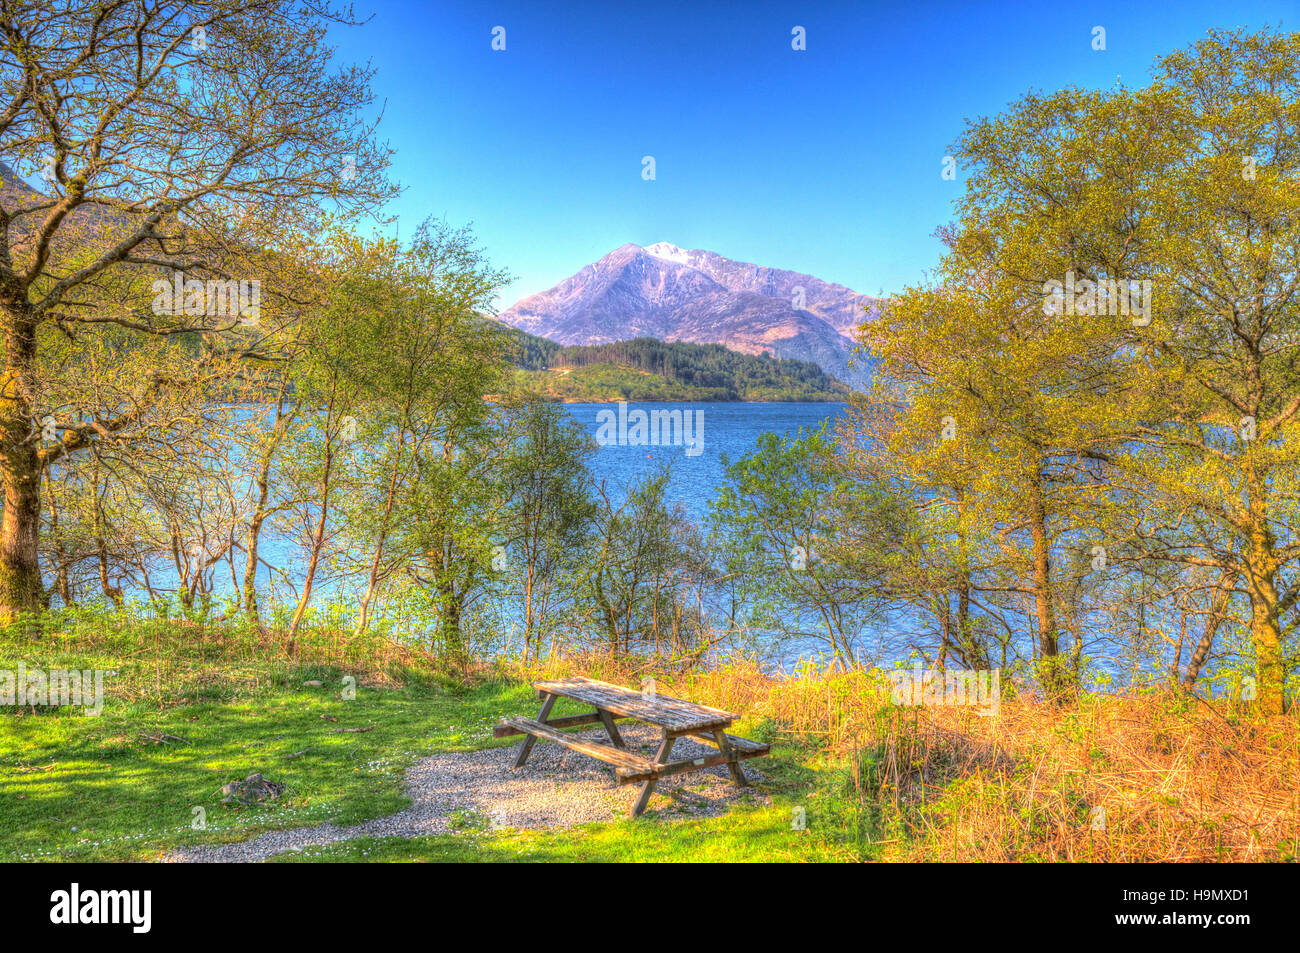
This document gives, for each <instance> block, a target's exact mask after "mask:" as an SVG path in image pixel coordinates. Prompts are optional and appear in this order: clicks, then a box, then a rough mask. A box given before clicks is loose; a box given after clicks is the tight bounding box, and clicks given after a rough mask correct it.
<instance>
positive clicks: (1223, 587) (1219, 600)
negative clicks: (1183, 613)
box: [1183, 569, 1239, 692]
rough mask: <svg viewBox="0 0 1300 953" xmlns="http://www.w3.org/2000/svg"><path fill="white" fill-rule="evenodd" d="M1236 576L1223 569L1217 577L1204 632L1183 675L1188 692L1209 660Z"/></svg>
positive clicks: (1235, 583)
mask: <svg viewBox="0 0 1300 953" xmlns="http://www.w3.org/2000/svg"><path fill="white" fill-rule="evenodd" d="M1238 575H1239V574H1238V572H1237V570H1236V569H1225V570H1224V571H1223V574H1222V575H1221V576H1220V577H1219V585H1218V587H1217V588H1216V589H1215V591H1214V598H1213V599H1212V600H1211V601H1210V614H1209V615H1208V616H1206V617H1205V631H1204V632H1202V633H1201V640H1200V641H1199V642H1197V643H1196V649H1195V650H1194V651H1193V652H1192V657H1191V659H1190V660H1189V661H1188V663H1187V671H1186V672H1185V673H1184V675H1183V688H1185V689H1187V690H1188V691H1189V692H1190V691H1191V690H1192V688H1193V686H1195V685H1196V679H1197V678H1199V677H1200V674H1201V666H1202V665H1204V664H1205V660H1206V659H1207V658H1209V655H1210V649H1211V648H1212V647H1213V645H1214V637H1215V636H1216V635H1218V632H1219V626H1220V625H1222V624H1223V620H1224V618H1225V617H1226V616H1227V614H1228V604H1229V603H1230V602H1231V601H1232V591H1233V589H1235V588H1236V586H1237V578H1238Z"/></svg>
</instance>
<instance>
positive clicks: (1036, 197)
mask: <svg viewBox="0 0 1300 953" xmlns="http://www.w3.org/2000/svg"><path fill="white" fill-rule="evenodd" d="M1298 94H1300V34H1294V33H1293V34H1279V33H1275V32H1272V31H1268V30H1265V31H1262V32H1260V33H1256V34H1247V33H1245V32H1243V31H1236V32H1227V33H1214V34H1212V35H1210V36H1209V37H1208V38H1206V39H1204V40H1201V41H1200V42H1198V43H1196V44H1195V45H1194V46H1193V47H1192V48H1190V49H1188V50H1184V51H1179V52H1175V53H1173V54H1170V55H1168V56H1165V57H1163V58H1162V59H1161V60H1160V61H1159V62H1158V64H1157V69H1156V75H1155V80H1154V82H1153V83H1152V84H1151V85H1150V86H1149V87H1147V88H1145V89H1141V90H1127V89H1122V88H1119V89H1115V90H1110V91H1106V92H1093V93H1084V92H1082V91H1079V90H1063V91H1061V92H1059V93H1056V94H1054V95H1051V96H1046V97H1042V96H1028V97H1026V98H1024V99H1023V100H1021V101H1020V102H1018V103H1016V104H1014V105H1013V106H1012V107H1011V108H1010V109H1009V110H1008V111H1007V112H1006V113H1005V114H1003V115H1002V116H999V117H997V118H996V119H992V120H983V121H980V122H977V123H975V124H973V125H972V126H971V128H970V129H969V130H968V132H967V134H966V136H965V137H964V139H963V142H962V144H961V147H960V149H959V150H958V158H959V161H961V162H963V164H964V165H965V166H966V167H967V168H969V169H971V177H970V184H969V186H968V191H967V194H966V197H965V199H964V201H963V204H962V208H961V220H960V223H959V226H958V229H957V232H958V236H957V242H958V243H959V246H960V247H963V248H966V249H970V250H971V255H972V256H975V257H977V258H978V259H979V260H981V261H983V262H984V263H985V267H986V268H988V269H993V270H994V271H995V272H996V273H997V274H998V275H999V276H1000V280H1003V281H1005V282H1007V283H1011V284H1014V285H1015V286H1016V287H1017V288H1018V293H1019V295H1020V296H1021V298H1022V299H1024V300H1026V301H1028V300H1030V299H1031V298H1032V297H1033V296H1034V295H1039V296H1042V295H1043V294H1044V292H1045V291H1046V289H1047V288H1048V287H1049V282H1056V283H1057V284H1056V289H1057V291H1056V293H1057V294H1058V296H1059V292H1060V285H1061V283H1063V282H1071V283H1073V284H1074V288H1075V289H1077V291H1072V292H1071V293H1068V300H1069V302H1070V303H1072V304H1076V303H1079V302H1083V303H1084V304H1085V305H1086V304H1087V299H1089V298H1091V299H1092V300H1093V301H1094V302H1095V301H1097V300H1102V301H1104V302H1106V304H1107V305H1111V304H1117V303H1120V302H1122V301H1123V299H1124V296H1123V295H1122V294H1117V293H1116V292H1117V291H1119V292H1122V291H1124V290H1126V289H1131V288H1132V287H1133V284H1132V283H1134V282H1139V283H1142V282H1150V284H1149V285H1146V288H1148V289H1150V291H1149V292H1148V293H1147V295H1146V298H1147V301H1146V307H1144V308H1143V309H1142V311H1141V313H1140V314H1138V315H1133V316H1129V315H1126V314H1122V317H1123V318H1124V319H1123V320H1118V321H1117V320H1116V315H1115V313H1114V311H1113V310H1112V309H1111V308H1109V307H1108V308H1107V311H1108V313H1107V314H1105V315H1103V314H1100V313H1096V312H1093V316H1094V317H1095V319H1096V320H1095V329H1094V332H1093V349H1092V353H1105V354H1108V355H1109V357H1108V358H1107V361H1106V363H1105V366H1104V367H1096V368H1095V370H1096V371H1097V373H1095V374H1094V375H1093V376H1092V377H1091V378H1090V379H1089V380H1088V381H1087V383H1088V384H1089V386H1090V387H1091V389H1092V391H1093V393H1094V394H1096V395H1106V396H1107V397H1109V398H1110V402H1111V404H1112V407H1113V408H1114V412H1116V413H1118V414H1119V415H1120V420H1121V422H1122V427H1115V428H1114V429H1115V431H1116V434H1117V435H1118V433H1119V431H1121V430H1124V429H1126V430H1127V431H1128V438H1127V439H1125V440H1122V441H1120V440H1116V441H1114V442H1113V446H1112V449H1111V452H1110V453H1109V454H1107V455H1105V462H1106V463H1107V465H1108V467H1109V468H1110V470H1109V473H1108V477H1109V478H1112V479H1114V480H1117V481H1123V483H1124V484H1125V486H1126V487H1127V490H1128V491H1129V492H1131V493H1133V494H1135V495H1143V496H1147V497H1149V498H1152V499H1155V500H1159V501H1163V503H1157V505H1156V506H1155V507H1153V510H1154V511H1155V512H1158V513H1162V514H1168V513H1172V512H1178V513H1189V512H1190V513H1195V514H1197V515H1198V517H1199V518H1201V519H1204V520H1205V521H1206V523H1207V525H1209V526H1212V531H1211V532H1208V533H1206V534H1204V536H1203V538H1202V539H1201V540H1200V542H1199V544H1198V545H1195V546H1180V547H1177V548H1165V547H1158V548H1157V549H1156V550H1155V551H1154V556H1155V557H1156V558H1161V559H1172V560H1177V561H1179V562H1182V563H1184V564H1186V565H1192V566H1203V567H1206V568H1209V569H1211V570H1214V571H1218V572H1219V573H1222V574H1224V575H1223V577H1222V578H1223V579H1225V581H1226V580H1232V579H1240V583H1239V584H1240V585H1241V586H1242V588H1243V589H1244V594H1245V596H1246V598H1247V599H1248V600H1249V603H1250V627H1249V628H1250V631H1249V634H1250V641H1251V646H1252V649H1253V652H1254V655H1255V660H1256V665H1257V668H1258V680H1259V691H1258V698H1259V702H1260V705H1261V707H1262V708H1263V710H1264V711H1266V712H1271V713H1276V712H1280V711H1282V709H1283V707H1284V697H1285V695H1284V693H1285V679H1286V672H1285V669H1284V661H1283V659H1284V645H1283V642H1284V634H1283V627H1282V617H1283V616H1284V614H1285V613H1286V612H1288V611H1290V610H1291V609H1293V608H1294V606H1295V604H1296V601H1297V598H1300V588H1298V587H1297V580H1296V566H1297V561H1298V560H1300V534H1298V533H1297V528H1298V527H1297V523H1296V519H1297V515H1298V514H1297V511H1296V507H1295V502H1296V500H1297V494H1298V493H1300V487H1297V485H1296V474H1297V473H1298V472H1300V419H1297V415H1298V414H1300V375H1298V374H1297V362H1298V361H1300V190H1298V189H1297V188H1296V180H1297V176H1298V175H1300V122H1297V114H1296V105H1295V104H1296V100H1297V96H1298ZM1098 288H1102V289H1105V290H1106V291H1107V294H1105V295H1104V296H1103V297H1102V298H1100V299H1098V297H1097V289H1098ZM1152 293H1154V307H1152ZM1058 300H1060V301H1062V303H1064V301H1065V300H1066V298H1064V297H1058ZM1084 313H1085V314H1086V312H1084ZM1130 318H1131V319H1130ZM1081 382H1083V381H1082V380H1081ZM1233 584H1234V585H1238V583H1235V582H1234V583H1233Z"/></svg>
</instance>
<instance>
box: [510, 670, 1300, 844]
mask: <svg viewBox="0 0 1300 953" xmlns="http://www.w3.org/2000/svg"><path fill="white" fill-rule="evenodd" d="M578 673H583V674H588V675H590V676H591V677H598V678H604V679H606V680H609V681H616V682H622V683H624V684H637V683H638V681H639V678H640V677H642V676H643V675H646V674H653V675H654V677H655V678H656V682H657V687H658V690H659V691H661V692H663V693H665V694H672V695H678V696H681V697H686V698H690V699H692V700H694V701H699V702H702V703H704V704H709V705H715V706H717V707H721V708H726V709H729V710H731V711H736V712H738V713H741V714H742V715H743V717H744V719H745V721H746V722H748V723H750V724H753V723H755V722H758V721H763V720H766V721H769V722H770V723H771V725H772V726H773V727H774V728H775V730H776V732H777V735H778V737H786V738H789V739H791V740H796V741H799V742H802V743H804V744H810V745H815V746H816V747H819V748H823V749H824V750H825V751H826V753H827V755H828V756H830V757H831V758H833V759H839V761H840V762H841V763H843V764H845V765H846V770H847V776H848V778H849V784H848V786H849V789H850V791H849V794H850V796H852V797H856V798H858V799H860V800H861V801H862V802H863V803H864V804H865V805H866V806H867V807H868V808H869V809H870V810H871V811H874V812H875V815H876V816H877V817H878V818H880V819H881V822H880V823H878V824H877V825H876V830H877V832H879V831H880V830H881V829H882V828H883V829H884V830H885V831H886V832H887V833H888V834H890V835H893V834H894V833H895V832H897V834H898V835H899V836H889V837H887V838H886V839H887V840H888V846H887V853H886V856H888V857H890V859H896V860H958V861H966V860H983V861H1010V860H1020V861H1023V860H1044V861H1076V860H1077V861H1085V860H1086V861H1143V862H1151V861H1222V860H1233V861H1275V860H1295V859H1297V845H1298V844H1300V730H1298V725H1297V718H1296V714H1295V712H1294V711H1293V712H1292V713H1291V714H1289V715H1286V716H1278V717H1274V718H1272V719H1261V718H1257V717H1254V716H1253V715H1252V714H1251V713H1250V712H1249V711H1248V710H1245V709H1241V710H1238V709H1236V708H1234V707H1233V706H1231V705H1230V704H1229V703H1226V702H1207V701H1205V700H1202V699H1198V698H1194V697H1192V696H1188V695H1186V694H1184V693H1182V692H1177V691H1169V692H1158V691H1147V692H1143V693H1136V694H1129V695H1124V694H1118V695H1115V694H1087V695H1083V696H1082V697H1080V698H1079V699H1078V700H1077V701H1075V702H1073V703H1072V704H1069V705H1052V704H1048V703H1044V702H1039V701H1035V700H1033V699H1032V698H1028V697H1026V696H1024V695H1021V696H1020V697H1018V698H1011V699H1004V700H1003V701H1002V703H1001V706H1000V710H999V713H998V714H997V716H995V717H980V716H979V715H978V714H977V713H976V711H975V710H974V709H972V708H968V707H959V706H929V707H903V706H897V705H893V704H891V703H890V701H889V691H888V689H889V685H888V682H887V681H886V680H885V678H884V677H883V675H882V674H881V673H879V672H873V671H867V670H859V671H850V672H813V671H807V672H802V673H799V674H798V675H795V676H791V677H786V678H777V679H774V678H770V677H768V676H766V675H764V674H763V673H762V672H760V671H759V670H758V669H756V668H755V667H753V666H747V665H730V666H724V667H722V668H719V669H716V670H712V671H705V672H696V673H688V674H682V675H663V674H661V673H658V672H653V671H652V670H648V669H643V668H640V667H637V666H635V665H632V664H629V663H627V662H613V661H610V660H608V659H602V658H585V659H583V658H579V659H567V660H553V661H549V662H547V663H545V664H544V665H540V666H535V667H534V668H532V669H530V670H529V671H528V672H527V673H521V674H528V675H531V676H532V677H543V676H551V677H554V676H557V675H560V674H578ZM1101 812H1104V814H1102V813H1101ZM882 836H883V835H882ZM876 843H877V844H880V843H882V840H880V839H877V840H876Z"/></svg>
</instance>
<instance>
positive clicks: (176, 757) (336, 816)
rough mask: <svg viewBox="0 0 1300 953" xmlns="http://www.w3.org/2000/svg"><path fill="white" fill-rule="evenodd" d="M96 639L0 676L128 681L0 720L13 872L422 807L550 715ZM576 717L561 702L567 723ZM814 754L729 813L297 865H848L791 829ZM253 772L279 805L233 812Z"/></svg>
mask: <svg viewBox="0 0 1300 953" xmlns="http://www.w3.org/2000/svg"><path fill="white" fill-rule="evenodd" d="M85 642H87V643H90V644H89V645H88V646H87V647H88V648H89V649H90V651H82V652H68V651H63V650H64V649H67V648H68V647H69V643H67V642H59V641H57V640H48V639H46V640H40V641H39V642H36V641H33V640H30V639H26V638H23V639H14V638H12V637H10V638H9V639H8V640H6V641H0V669H6V668H8V669H11V670H12V669H13V668H15V667H16V659H18V658H21V659H22V660H23V661H24V662H25V663H26V665H27V667H28V668H29V669H32V668H44V669H46V670H52V669H57V668H68V669H71V668H77V669H86V668H107V669H111V670H113V671H115V672H116V674H115V675H113V676H110V677H109V678H108V680H107V684H106V699H105V704H104V709H103V713H102V714H100V715H99V716H97V717H91V716H87V715H85V714H83V713H81V711H80V710H79V709H76V708H63V709H57V708H41V709H37V710H35V711H33V710H32V709H30V708H23V709H19V710H14V709H13V708H9V709H0V861H3V862H11V861H126V860H149V859H156V858H158V857H160V856H162V855H163V854H164V853H166V852H167V851H168V850H171V849H173V848H176V847H180V846H188V845H198V844H217V843H224V842H228V841H236V840H245V839H248V838H250V837H253V836H256V835H257V834H259V833H261V832H263V831H266V830H273V829H281V828H289V827H299V826H310V825H315V824H319V823H322V822H324V821H326V820H333V821H335V822H337V823H339V824H350V823H356V822H359V821H362V820H365V819H369V818H373V817H381V816H385V815H388V814H392V813H395V812H397V811H400V810H402V809H403V808H405V807H407V806H408V805H409V803H410V802H409V799H408V798H407V797H405V795H404V794H403V778H404V774H405V771H406V768H407V767H408V766H409V765H410V764H412V763H413V762H414V761H415V760H416V759H418V758H420V757H423V756H425V755H428V754H430V753H432V752H435V751H458V750H460V751H463V750H471V749H475V748H481V747H487V746H492V745H510V744H514V743H515V740H514V739H505V740H494V739H493V738H492V736H491V727H492V725H494V724H495V723H496V722H497V720H498V718H499V717H500V716H501V715H502V714H506V713H528V714H532V713H533V712H534V709H535V708H536V704H537V702H536V699H535V696H534V693H533V692H532V690H531V689H530V688H529V687H528V684H527V681H526V679H525V678H522V677H510V676H507V675H497V674H493V673H485V674H481V675H479V676H478V677H475V678H471V679H453V678H445V677H438V676H436V675H434V674H430V673H424V674H414V673H413V669H412V667H411V666H410V665H409V664H408V663H409V662H410V660H409V659H408V660H406V662H404V663H403V665H405V666H406V670H405V672H404V675H405V677H404V680H403V681H402V682H401V683H399V682H397V681H396V679H394V678H393V677H392V675H391V673H386V672H384V671H380V670H374V671H370V672H364V671H363V672H360V673H359V677H358V675H354V676H353V678H356V679H357V683H356V688H355V697H354V698H351V699H347V698H345V697H344V694H345V691H344V690H345V688H346V684H345V682H344V678H345V675H346V674H347V673H345V672H344V670H342V669H339V668H331V667H325V666H318V665H308V666H294V665H289V664H270V663H268V662H267V661H266V660H265V659H260V660H259V659H250V657H249V655H248V653H247V652H240V651H235V650H234V648H233V643H232V645H228V646H227V649H229V650H230V651H228V653H227V655H226V656H221V655H219V654H218V653H215V652H213V651H212V650H211V646H209V647H207V649H206V650H205V655H204V660H203V664H202V665H200V664H198V663H197V660H196V659H195V658H193V657H192V656H194V655H195V654H196V653H197V652H198V651H199V649H198V648H197V646H196V645H190V646H189V647H188V648H181V647H177V646H174V645H173V646H171V649H172V651H171V652H170V653H161V654H155V653H154V652H153V651H152V650H150V651H148V652H145V651H136V652H134V653H122V652H113V651H111V649H112V648H113V647H114V646H112V645H106V644H104V643H102V642H101V643H99V644H94V640H93V639H87V640H85ZM119 648H120V646H119ZM163 667H165V668H166V676H165V677H164V678H162V679H161V684H162V685H163V688H162V690H161V691H158V690H156V684H157V683H158V681H159V676H158V672H159V671H160V669H161V668H163ZM308 681H319V682H321V683H322V684H321V685H320V686H318V687H317V686H307V685H304V682H308ZM578 710H579V708H578V706H576V705H570V704H569V703H561V704H560V705H558V706H557V708H556V713H557V714H561V713H567V712H570V711H572V712H576V711H578ZM370 726H374V727H373V729H371V728H370ZM343 729H370V730H363V731H344V730H343ZM802 757H803V752H802V750H801V749H800V748H798V747H791V746H786V747H785V748H782V749H779V750H778V754H777V757H776V758H773V759H768V760H769V762H770V764H765V766H764V771H765V773H766V774H768V775H770V776H772V777H773V779H774V783H773V784H772V785H769V786H768V793H771V794H773V795H774V796H775V803H776V805H777V806H774V807H771V808H767V809H760V808H758V807H741V808H739V809H737V810H735V811H733V812H732V813H731V814H728V815H727V816H726V817H724V818H714V819H703V820H670V819H669V816H668V815H667V814H665V816H663V817H661V816H660V815H658V814H657V813H655V812H650V813H648V814H647V815H646V816H644V817H643V818H640V819H638V820H636V821H617V822H612V823H609V824H603V825H588V826H587V827H586V828H584V829H580V830H572V831H564V830H561V831H555V832H535V833H523V832H513V831H493V830H489V829H488V827H489V826H490V825H489V824H488V823H486V821H487V819H486V818H482V819H481V820H483V821H484V822H485V823H476V821H477V820H480V818H475V817H473V816H468V815H469V814H470V813H472V812H467V816H465V817H462V818H458V819H457V821H458V823H456V824H455V825H454V826H455V827H456V828H458V832H457V833H455V834H449V835H445V836H440V837H424V838H416V839H413V840H410V841H405V840H402V839H400V838H397V839H389V840H386V841H383V842H378V841H373V840H372V839H369V838H367V839H363V840H359V841H357V842H356V843H352V842H348V843H344V844H340V845H337V846H336V847H333V848H331V849H329V850H325V851H320V852H310V853H307V854H303V855H293V856H292V857H289V858H286V859H305V858H308V857H316V856H317V853H319V859H321V860H357V859H367V860H379V859H392V860H418V859H424V860H450V859H475V860H489V861H495V860H519V859H532V860H541V859H548V858H549V859H560V858H563V859H571V860H576V859H583V858H589V859H615V858H622V859H678V860H758V859H802V860H806V859H821V858H825V857H830V856H835V851H834V848H833V845H830V844H829V843H828V842H827V841H825V840H824V839H819V838H817V837H815V836H808V834H807V831H798V832H796V831H792V829H791V822H790V819H791V808H790V807H789V806H788V805H789V803H791V801H792V800H793V799H794V797H795V794H796V792H797V791H798V790H800V789H801V787H802V785H803V783H804V781H805V778H806V770H805V769H804V768H802V767H801V765H800V759H801V758H802ZM252 773H261V774H263V775H264V776H265V777H267V778H268V779H270V780H273V781H277V782H280V783H283V784H285V785H286V790H285V793H284V794H283V796H282V797H281V798H279V799H278V800H276V801H273V802H267V803H263V804H260V805H253V806H244V805H235V806H229V807H228V806H225V805H223V804H222V803H221V798H222V793H221V788H222V786H223V785H224V784H226V783H227V782H229V781H234V780H238V779H242V778H244V777H246V776H247V775H249V774H252ZM629 796H630V794H629ZM200 809H201V813H200ZM200 817H201V818H202V824H201V825H200V824H199V818H200Z"/></svg>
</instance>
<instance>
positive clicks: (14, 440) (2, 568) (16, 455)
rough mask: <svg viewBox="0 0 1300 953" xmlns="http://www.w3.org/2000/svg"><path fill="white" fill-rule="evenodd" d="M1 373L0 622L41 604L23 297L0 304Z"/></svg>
mask: <svg viewBox="0 0 1300 953" xmlns="http://www.w3.org/2000/svg"><path fill="white" fill-rule="evenodd" d="M0 323H2V324H3V332H4V376H3V378H2V379H0V485H2V486H3V490H4V523H3V525H2V526H0V622H11V621H13V619H14V618H15V617H17V616H18V615H20V614H21V613H24V612H38V611H40V609H41V608H42V607H43V606H44V601H45V587H44V585H43V583H42V581H41V566H40V560H39V557H38V555H37V553H38V544H39V541H40V528H41V468H42V461H41V449H40V437H39V435H38V433H37V432H36V431H35V430H34V429H33V425H34V423H35V421H34V419H33V418H34V416H35V414H34V410H33V408H32V403H31V391H30V389H29V381H28V376H29V372H30V370H31V367H32V363H33V361H34V360H35V357H36V320H35V318H33V317H32V314H31V308H30V306H29V305H28V304H27V301H26V300H25V299H23V300H21V301H15V300H14V299H13V298H10V300H8V301H4V302H3V303H0Z"/></svg>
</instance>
